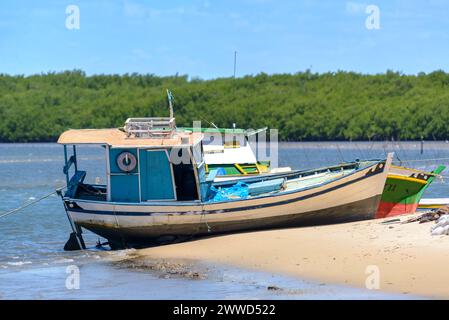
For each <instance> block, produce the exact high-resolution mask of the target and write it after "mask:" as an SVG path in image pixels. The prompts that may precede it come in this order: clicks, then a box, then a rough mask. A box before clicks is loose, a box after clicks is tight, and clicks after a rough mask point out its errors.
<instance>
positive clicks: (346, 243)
mask: <svg viewBox="0 0 449 320" xmlns="http://www.w3.org/2000/svg"><path fill="white" fill-rule="evenodd" d="M410 217H411V216H403V217H400V219H401V220H402V221H405V220H407V219H409V218H410ZM385 220H391V219H385ZM385 220H370V221H361V222H353V223H345V224H338V225H327V226H317V227H305V228H294V229H283V230H270V231H259V232H250V233H242V234H234V235H226V236H219V237H212V238H207V239H201V240H196V241H191V242H185V243H179V244H173V245H167V246H161V247H155V248H149V249H143V250H139V252H138V254H139V255H141V256H143V257H146V258H150V259H190V260H195V261H201V262H210V263H217V264H227V265H232V266H237V267H243V268H247V269H251V270H258V271H266V272H272V273H276V274H284V275H290V276H295V277H300V278H302V279H310V280H316V281H319V282H320V283H326V284H344V285H349V286H354V287H360V288H366V283H367V282H368V284H369V285H370V286H371V287H373V286H374V287H376V283H377V282H376V281H377V280H376V279H378V284H379V288H378V289H374V290H381V291H385V292H394V293H402V294H411V295H418V296H426V297H430V298H449V273H448V272H447V266H448V265H449V237H448V236H431V235H430V227H431V226H432V225H433V222H428V223H423V224H419V223H418V222H413V223H407V224H400V223H392V224H391V223H390V224H382V222H383V221H385ZM376 274H378V275H379V277H378V278H373V277H375V275H376Z"/></svg>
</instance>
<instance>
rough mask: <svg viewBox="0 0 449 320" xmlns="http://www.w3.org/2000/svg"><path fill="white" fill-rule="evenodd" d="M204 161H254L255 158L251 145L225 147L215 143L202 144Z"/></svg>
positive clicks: (223, 162) (219, 162)
mask: <svg viewBox="0 0 449 320" xmlns="http://www.w3.org/2000/svg"><path fill="white" fill-rule="evenodd" d="M203 149H204V161H205V162H206V163H207V164H230V163H256V162H257V159H256V156H255V155H254V152H253V151H252V150H251V146H250V145H249V144H247V145H246V146H240V147H238V148H225V147H224V146H217V145H203Z"/></svg>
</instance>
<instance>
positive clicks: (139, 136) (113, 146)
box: [58, 118, 206, 203]
mask: <svg viewBox="0 0 449 320" xmlns="http://www.w3.org/2000/svg"><path fill="white" fill-rule="evenodd" d="M58 143H59V144H62V145H64V153H65V166H64V173H65V175H66V179H67V186H68V187H67V192H66V195H65V196H66V197H69V198H75V199H86V200H98V201H110V202H125V203H129V202H131V203H138V202H147V201H177V200H178V201H192V200H193V201H195V200H198V201H200V200H201V197H202V191H201V188H202V187H201V184H202V183H203V184H204V183H206V178H205V176H206V174H205V163H204V159H203V149H202V148H203V146H202V134H201V133H200V132H191V131H188V130H181V131H180V130H177V129H176V127H175V123H174V119H173V118H137V119H133V118H131V119H128V120H127V121H126V123H125V127H124V128H123V129H92V130H91V129H82V130H68V131H66V132H64V133H63V134H62V135H61V136H60V138H59V140H58ZM85 144H89V145H92V144H95V145H101V146H103V147H104V150H105V154H106V164H105V165H106V177H107V183H106V185H92V184H84V183H83V181H84V179H85V177H86V172H85V171H82V170H79V168H78V164H77V154H76V146H77V145H85ZM70 147H71V148H70ZM72 167H73V169H74V174H73V175H72V176H70V174H69V171H70V170H71V168H72ZM203 196H205V194H204V192H203Z"/></svg>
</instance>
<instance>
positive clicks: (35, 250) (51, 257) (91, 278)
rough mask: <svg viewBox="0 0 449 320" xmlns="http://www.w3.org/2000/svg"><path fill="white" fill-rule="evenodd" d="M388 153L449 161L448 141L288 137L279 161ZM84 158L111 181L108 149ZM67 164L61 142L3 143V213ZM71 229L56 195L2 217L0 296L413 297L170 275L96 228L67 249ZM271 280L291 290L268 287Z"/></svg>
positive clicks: (259, 277) (439, 189)
mask: <svg viewBox="0 0 449 320" xmlns="http://www.w3.org/2000/svg"><path fill="white" fill-rule="evenodd" d="M388 151H395V152H396V155H397V157H396V160H397V161H399V160H398V159H400V160H401V161H402V164H403V165H408V166H413V167H417V168H421V169H425V170H432V169H433V168H434V167H435V165H436V164H446V165H448V164H449V144H447V143H444V142H442V143H426V144H425V146H424V153H423V154H421V153H420V145H419V143H401V144H392V143H389V144H384V143H338V145H337V144H333V143H285V144H281V145H280V147H279V158H280V161H279V165H280V166H291V167H292V168H311V167H319V166H324V165H328V164H335V163H337V162H341V161H350V160H354V159H356V158H365V159H367V158H382V157H384V156H385V154H386V152H388ZM78 158H79V166H80V168H83V169H86V170H87V172H88V179H87V180H88V181H89V180H90V181H92V182H93V181H95V180H97V181H98V180H100V181H101V182H104V181H105V171H104V155H103V150H102V149H101V148H99V147H84V148H80V149H79V152H78ZM435 159H440V160H435ZM410 160H413V161H410ZM407 161H409V162H407ZM62 165H63V153H62V147H61V146H58V145H56V144H0V177H1V178H0V213H1V212H5V211H8V210H10V209H13V208H15V207H17V206H19V205H20V204H22V203H24V202H27V201H30V200H33V199H35V198H39V197H41V196H42V195H45V194H46V193H50V192H51V191H53V190H54V189H55V188H57V187H59V186H62V185H63V184H64V183H65V180H64V176H63V174H62ZM448 176H449V174H448ZM425 196H426V197H449V185H448V184H446V183H444V181H440V180H438V181H436V182H435V183H434V184H433V185H432V186H431V187H430V188H429V190H428V191H427V193H426V195H425ZM69 233H70V227H69V224H68V222H67V217H66V216H65V213H64V210H63V207H62V204H61V202H60V199H59V198H58V197H57V196H56V195H53V196H51V197H50V198H48V199H46V200H44V201H42V202H40V203H38V204H36V205H34V206H32V207H29V208H27V209H24V210H23V211H21V212H20V213H16V214H14V215H11V216H8V217H5V218H3V219H0V244H1V246H0V298H2V299H77V298H87V299H89V298H91V299H93V298H100V299H121V298H128V299H139V298H143V299H168V298H173V299H186V298H193V299H201V298H203V299H206V298H207V299H240V298H242V299H249V298H255V299H279V298H282V299H316V298H322V299H326V298H336V297H337V298H380V297H382V298H409V297H407V296H394V295H385V294H381V293H375V292H370V291H364V290H358V289H352V288H346V287H340V286H327V285H320V284H319V283H313V282H307V281H300V280H297V279H289V278H286V277H281V276H276V275H272V274H264V273H258V272H248V271H244V270H238V269H233V268H226V267H222V268H214V271H213V272H212V273H211V274H208V276H207V277H206V279H204V280H190V279H186V278H182V277H170V278H169V279H165V277H164V276H161V274H160V273H158V272H150V271H142V270H135V269H133V268H128V267H126V266H124V265H123V264H119V263H117V261H116V260H117V259H119V258H122V257H124V256H125V257H126V256H127V255H129V254H132V251H133V250H125V251H115V252H111V251H104V250H97V249H95V248H94V247H95V243H96V241H97V239H98V238H97V237H96V236H95V235H93V234H90V233H86V234H85V240H86V242H87V243H88V245H89V246H90V247H91V249H90V250H87V251H82V252H64V251H63V250H62V248H63V246H64V243H65V241H66V240H67V236H68V234H69ZM70 265H76V266H78V267H79V269H80V274H81V281H80V289H79V290H69V289H67V288H66V285H65V282H66V278H67V276H68V274H67V273H66V268H67V266H70ZM270 285H275V286H277V287H281V288H283V289H285V290H280V291H276V292H272V291H268V290H267V286H270ZM180 288H183V290H180Z"/></svg>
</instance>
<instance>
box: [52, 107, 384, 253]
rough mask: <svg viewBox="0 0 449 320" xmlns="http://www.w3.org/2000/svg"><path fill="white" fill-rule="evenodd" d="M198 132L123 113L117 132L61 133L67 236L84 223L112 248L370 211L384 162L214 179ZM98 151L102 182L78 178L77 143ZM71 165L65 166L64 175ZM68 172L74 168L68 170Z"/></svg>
mask: <svg viewBox="0 0 449 320" xmlns="http://www.w3.org/2000/svg"><path fill="white" fill-rule="evenodd" d="M202 139H203V134H202V133H201V132H188V131H186V130H178V129H177V128H176V125H175V119H174V118H173V117H172V112H171V113H170V117H167V118H130V119H128V120H127V121H126V123H125V126H124V128H121V129H84V130H68V131H66V132H64V133H63V134H61V136H60V137H59V139H58V143H59V144H61V145H63V146H64V154H65V165H64V169H63V171H64V173H65V175H66V179H67V189H66V191H65V192H63V193H61V197H62V201H63V204H64V207H65V209H66V213H67V217H68V219H69V221H70V224H71V226H72V230H73V232H72V234H71V239H76V241H77V242H78V244H79V245H80V247H84V242H83V238H82V230H83V228H85V229H87V230H90V231H92V232H94V233H96V234H97V235H99V236H101V237H103V238H105V239H107V241H108V243H109V245H110V246H111V247H112V248H128V247H142V246H147V245H151V244H159V243H165V242H171V241H176V240H184V239H189V238H191V237H194V236H203V235H215V234H223V233H230V232H240V231H249V230H260V229H269V228H284V227H295V226H301V225H306V224H315V223H335V222H343V221H353V220H360V219H371V218H374V217H375V214H376V211H377V208H378V205H379V201H380V198H381V194H382V190H383V187H384V185H385V180H386V178H387V172H388V170H389V168H390V164H391V160H392V155H389V156H388V157H387V159H381V160H372V161H355V162H352V163H346V164H342V165H337V166H331V167H325V168H320V169H314V170H304V171H292V172H289V173H286V174H285V175H284V176H282V177H279V176H276V175H271V176H270V175H256V176H249V177H248V178H246V179H243V180H233V181H232V180H231V181H222V182H215V181H214V178H215V175H216V174H217V171H216V170H215V171H213V172H210V173H209V175H207V176H206V170H205V161H204V150H203V143H202ZM83 144H89V145H92V144H95V145H99V146H102V147H103V148H104V152H105V159H106V160H105V170H106V172H107V181H106V184H104V185H98V184H90V183H86V182H85V178H86V175H87V172H86V171H84V170H81V169H80V168H79V164H78V162H77V153H76V150H77V146H78V145H83ZM69 172H70V173H69ZM71 172H73V174H71Z"/></svg>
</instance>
